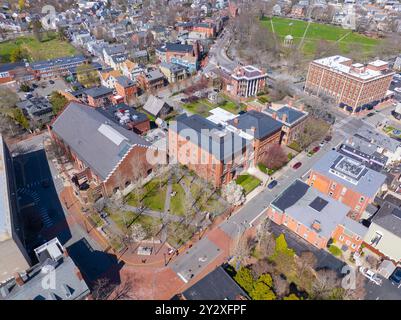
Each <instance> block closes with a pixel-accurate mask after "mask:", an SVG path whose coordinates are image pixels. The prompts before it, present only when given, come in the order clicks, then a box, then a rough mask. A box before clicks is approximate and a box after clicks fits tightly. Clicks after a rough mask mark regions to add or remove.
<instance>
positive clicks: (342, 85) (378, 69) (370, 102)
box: [305, 55, 394, 114]
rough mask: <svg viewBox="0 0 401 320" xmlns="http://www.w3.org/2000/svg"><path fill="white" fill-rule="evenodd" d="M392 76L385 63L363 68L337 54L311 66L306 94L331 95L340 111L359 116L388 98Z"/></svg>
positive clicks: (379, 61) (312, 63) (379, 62)
mask: <svg viewBox="0 0 401 320" xmlns="http://www.w3.org/2000/svg"><path fill="white" fill-rule="evenodd" d="M393 75H394V72H393V71H392V70H391V69H390V68H389V65H388V63H387V62H385V61H381V60H375V61H373V62H370V63H368V64H367V65H364V64H361V63H353V61H352V60H351V59H349V58H346V57H343V56H338V55H337V56H332V57H327V58H322V59H318V60H315V61H312V62H311V63H310V65H309V70H308V75H307V78H306V83H305V92H307V93H309V94H312V95H317V96H319V95H323V94H325V95H328V96H330V97H332V98H334V99H335V101H336V102H337V103H338V105H339V107H340V108H342V109H344V110H345V111H347V112H350V113H352V114H358V113H359V112H361V111H363V110H366V109H368V110H369V109H372V108H373V107H374V106H375V105H377V104H379V103H380V102H383V101H384V100H386V99H388V97H389V93H390V92H388V90H389V87H390V83H391V81H392V78H393Z"/></svg>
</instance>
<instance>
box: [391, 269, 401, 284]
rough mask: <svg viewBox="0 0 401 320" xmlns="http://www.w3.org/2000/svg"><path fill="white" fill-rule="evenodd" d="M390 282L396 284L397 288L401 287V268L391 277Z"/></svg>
mask: <svg viewBox="0 0 401 320" xmlns="http://www.w3.org/2000/svg"><path fill="white" fill-rule="evenodd" d="M389 280H390V281H391V283H392V284H394V285H396V286H400V285H401V268H400V267H398V268H396V269H395V270H394V272H393V273H392V274H391V276H390V277H389Z"/></svg>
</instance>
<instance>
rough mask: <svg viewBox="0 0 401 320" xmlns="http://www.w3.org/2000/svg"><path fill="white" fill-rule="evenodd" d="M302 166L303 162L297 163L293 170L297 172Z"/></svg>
mask: <svg viewBox="0 0 401 320" xmlns="http://www.w3.org/2000/svg"><path fill="white" fill-rule="evenodd" d="M301 166H302V162H297V163H296V164H294V165H293V166H292V168H293V169H295V170H297V169H298V168H300V167H301Z"/></svg>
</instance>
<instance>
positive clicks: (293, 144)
mask: <svg viewBox="0 0 401 320" xmlns="http://www.w3.org/2000/svg"><path fill="white" fill-rule="evenodd" d="M288 148H291V149H292V150H295V151H296V152H301V151H302V148H301V146H300V145H299V143H298V142H296V141H293V142H291V143H290V144H289V145H288Z"/></svg>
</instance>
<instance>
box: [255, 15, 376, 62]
mask: <svg viewBox="0 0 401 320" xmlns="http://www.w3.org/2000/svg"><path fill="white" fill-rule="evenodd" d="M272 19H273V20H272V21H273V27H274V32H275V33H276V35H278V37H279V38H280V39H281V40H283V39H284V37H285V36H286V35H288V34H291V35H292V36H293V37H294V44H299V42H300V41H301V38H302V37H303V35H304V32H305V30H306V27H307V24H308V23H307V22H306V21H301V20H293V19H288V18H281V17H273V18H272ZM261 23H262V25H263V26H265V27H266V28H268V29H269V30H270V31H272V25H271V22H270V18H264V19H263V20H262V21H261ZM290 24H292V25H290ZM341 38H342V39H341ZM340 39H341V40H340ZM319 40H326V41H330V42H336V41H338V40H340V41H339V48H340V50H341V51H342V53H343V54H347V53H349V52H350V50H352V46H350V45H351V44H356V45H358V46H360V47H361V50H362V51H363V52H364V53H366V54H369V53H372V52H373V50H374V48H375V47H376V46H377V45H378V44H379V43H380V42H381V40H379V39H373V38H369V37H367V36H364V35H361V34H359V33H357V32H351V31H350V30H346V29H343V28H341V27H339V26H333V25H326V24H320V23H314V22H313V23H311V24H310V26H309V28H308V30H307V33H306V35H305V41H304V43H303V47H302V49H303V52H304V53H305V54H306V55H314V53H315V50H316V45H317V43H318V41H319Z"/></svg>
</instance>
